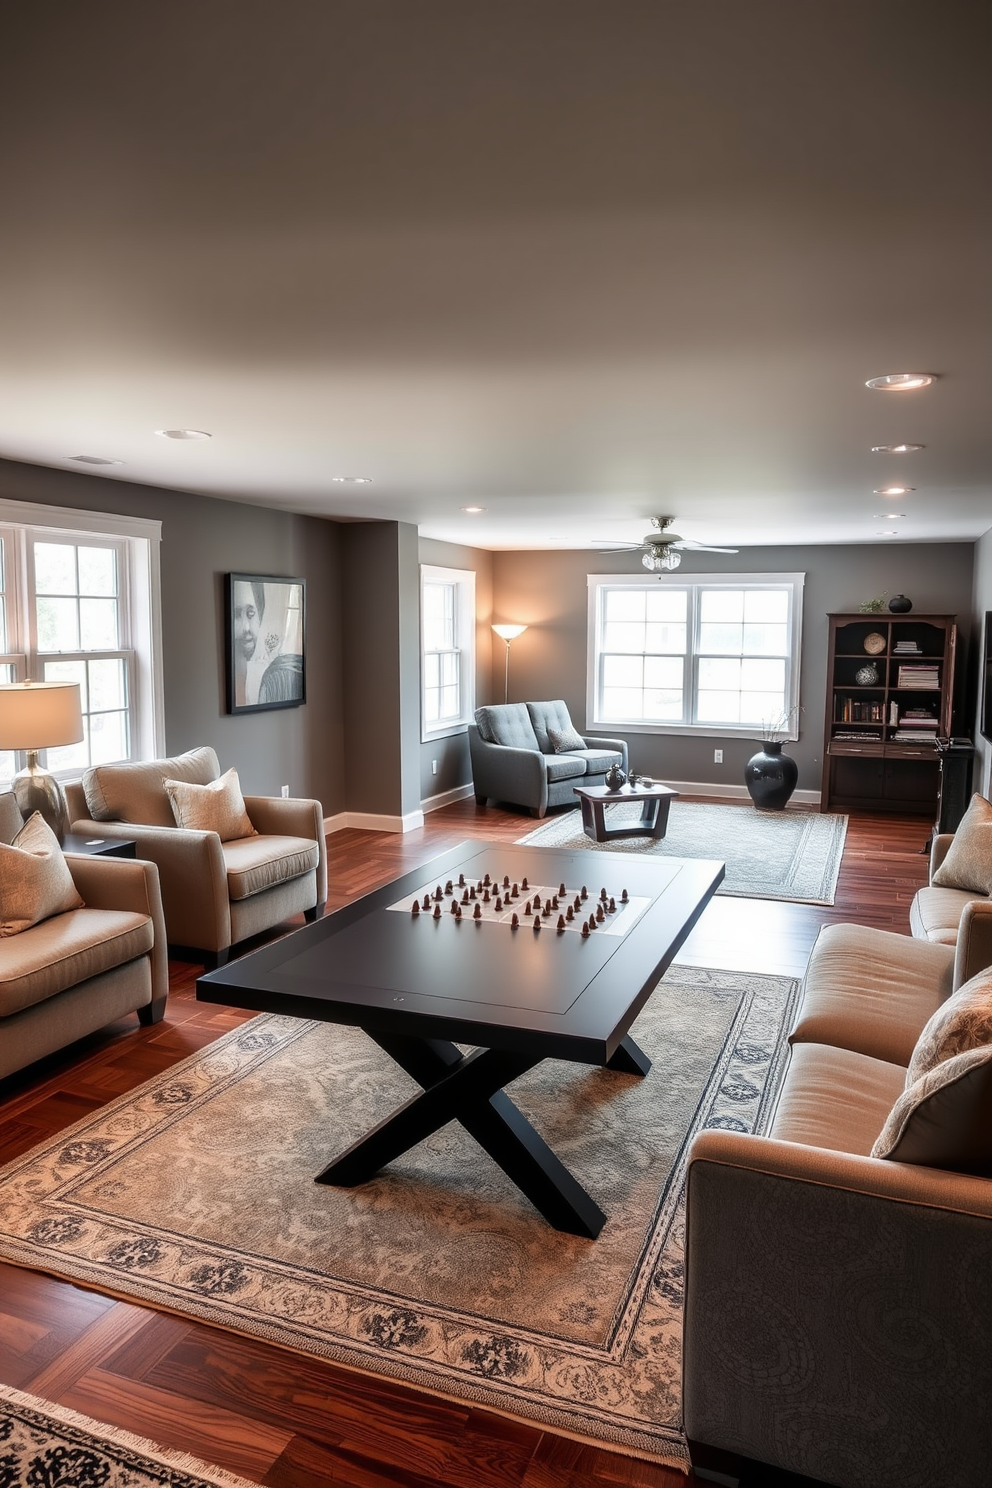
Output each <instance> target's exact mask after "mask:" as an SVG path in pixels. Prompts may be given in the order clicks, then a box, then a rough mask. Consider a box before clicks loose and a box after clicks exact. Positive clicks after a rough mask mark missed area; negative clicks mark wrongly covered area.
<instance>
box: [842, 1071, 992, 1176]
mask: <svg viewBox="0 0 992 1488" xmlns="http://www.w3.org/2000/svg"><path fill="white" fill-rule="evenodd" d="M871 1155H872V1157H885V1158H890V1159H891V1160H892V1161H893V1162H904V1163H919V1164H921V1165H922V1166H923V1167H927V1168H947V1169H948V1170H949V1171H950V1172H952V1173H981V1174H986V1175H989V1176H992V1044H983V1045H982V1046H981V1048H979V1049H969V1050H968V1052H967V1053H966V1054H956V1055H955V1056H954V1058H953V1059H945V1060H944V1062H943V1064H938V1065H937V1066H936V1068H935V1069H932V1070H930V1072H929V1074H926V1075H923V1076H922V1078H921V1079H919V1080H917V1081H916V1082H915V1084H913V1085H911V1086H910V1087H909V1089H908V1090H904V1091H903V1093H902V1095H901V1096H900V1097H899V1099H898V1100H897V1101H896V1103H895V1105H894V1106H893V1107H892V1110H891V1111H890V1112H889V1118H888V1120H887V1121H886V1123H885V1125H884V1127H883V1128H882V1132H881V1135H880V1136H879V1138H878V1141H877V1142H876V1143H875V1145H874V1147H873V1148H872V1149H871Z"/></svg>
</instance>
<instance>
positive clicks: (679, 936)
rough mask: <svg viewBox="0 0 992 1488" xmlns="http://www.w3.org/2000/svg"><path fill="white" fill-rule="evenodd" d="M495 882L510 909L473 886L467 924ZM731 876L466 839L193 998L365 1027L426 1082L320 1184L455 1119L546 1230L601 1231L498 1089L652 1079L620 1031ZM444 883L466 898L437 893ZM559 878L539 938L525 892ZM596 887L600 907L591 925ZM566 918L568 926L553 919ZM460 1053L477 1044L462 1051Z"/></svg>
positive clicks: (209, 982)
mask: <svg viewBox="0 0 992 1488" xmlns="http://www.w3.org/2000/svg"><path fill="white" fill-rule="evenodd" d="M486 874H488V875H489V877H490V880H491V884H492V885H493V886H496V885H502V881H503V879H504V878H506V879H508V880H509V881H510V886H511V887H510V893H511V897H510V899H509V900H508V901H507V902H506V904H505V905H504V904H503V894H502V892H501V893H500V908H499V910H498V911H497V909H496V907H495V896H493V895H492V893H490V900H489V901H488V902H484V900H483V898H482V895H481V894H479V893H478V890H477V891H476V899H475V900H474V901H473V900H472V899H471V898H470V899H469V901H468V902H467V903H466V904H465V905H464V906H461V905H460V908H461V911H462V913H461V917H460V918H459V917H458V916H457V915H456V914H455V913H453V911H452V904H453V901H454V900H455V899H456V898H457V899H458V900H459V901H460V900H461V898H462V895H463V894H468V893H469V890H470V889H471V888H475V886H476V885H477V884H478V883H479V882H481V881H484V877H485V875H486ZM460 875H463V876H464V878H465V880H466V883H465V887H464V888H462V887H461V886H460V885H459V882H458V881H459V876H460ZM723 875H724V867H723V864H722V863H716V862H708V861H703V860H695V861H687V860H683V859H680V858H665V859H662V860H650V859H648V860H644V861H641V860H638V859H632V858H628V857H622V858H621V857H617V855H616V854H615V853H596V852H588V851H581V852H565V851H557V850H555V849H549V848H539V847H503V846H500V845H498V844H495V843H479V842H463V843H462V844H461V845H460V846H458V847H455V848H452V849H451V851H450V852H447V853H445V854H444V855H443V856H442V857H439V858H435V859H433V860H432V861H431V862H429V863H426V864H425V865H424V866H423V867H421V868H417V869H414V870H413V871H412V872H410V873H407V874H405V875H404V876H403V877H402V878H399V879H396V880H395V881H394V882H393V883H390V884H387V885H386V886H385V888H382V889H379V890H377V891H376V892H375V893H373V894H369V895H367V896H366V897H365V898H364V899H359V900H357V901H356V902H355V903H354V904H350V905H348V906H347V907H346V908H344V909H340V910H338V911H337V913H335V914H332V915H329V916H327V917H325V918H324V919H323V920H319V921H317V923H316V924H313V925H307V926H305V927H304V928H303V929H301V930H297V931H294V932H293V933H292V934H290V935H287V936H284V937H283V938H282V939H281V940H278V941H275V942H273V944H271V945H269V946H265V947H264V948H263V949H262V950H258V951H253V952H252V953H251V954H249V955H247V956H243V957H242V958H241V959H240V960H238V961H234V962H232V963H231V964H230V965H229V966H225V967H222V968H220V969H219V970H217V971H212V972H210V973H209V974H207V975H206V976H202V977H200V978H199V980H198V981H197V984H196V995H197V998H198V999H199V1000H200V1001H202V1002H219V1003H224V1004H226V1005H228V1006H231V1007H245V1008H253V1009H255V1010H256V1011H258V1012H271V1013H280V1014H288V1015H291V1016H293V1017H298V1018H317V1019H322V1020H324V1021H325V1022H330V1023H344V1024H352V1025H357V1026H358V1027H360V1028H362V1029H364V1030H365V1032H366V1033H367V1034H368V1035H369V1037H370V1038H372V1039H374V1040H375V1042H376V1043H377V1044H378V1045H379V1046H380V1048H382V1049H384V1050H385V1051H386V1052H387V1053H388V1054H389V1055H390V1056H391V1057H392V1058H393V1059H395V1061H396V1062H397V1064H399V1065H400V1066H401V1067H402V1068H403V1069H404V1070H406V1071H407V1073H408V1074H410V1075H412V1076H413V1078H414V1079H415V1080H417V1082H418V1083H419V1084H420V1085H422V1086H423V1087H424V1089H423V1093H422V1094H420V1095H418V1096H416V1097H414V1098H413V1099H412V1100H409V1101H407V1102H406V1104H405V1105H403V1106H401V1107H400V1108H399V1109H398V1110H397V1111H396V1112H394V1114H393V1115H392V1116H390V1117H388V1118H387V1119H386V1120H385V1121H383V1122H381V1123H380V1124H379V1125H378V1126H376V1127H375V1128H373V1130H372V1131H370V1132H369V1133H368V1134H367V1135H366V1136H365V1137H363V1138H362V1139H361V1140H360V1141H358V1142H356V1143H355V1144H354V1145H353V1146H352V1147H350V1148H348V1150H347V1151H346V1152H342V1153H340V1154H339V1155H338V1156H337V1157H336V1158H335V1159H334V1161H333V1162H332V1163H331V1164H330V1166H329V1167H327V1168H325V1169H324V1171H323V1172H322V1173H320V1174H318V1175H317V1179H316V1181H317V1182H318V1183H332V1184H340V1185H343V1186H345V1187H353V1186H354V1185H356V1184H359V1183H364V1182H366V1181H367V1180H368V1179H370V1178H372V1177H373V1176H374V1175H375V1174H376V1173H377V1172H378V1171H379V1169H380V1168H382V1167H384V1166H385V1165H386V1164H387V1163H389V1162H391V1161H393V1159H394V1158H396V1157H398V1156H399V1155H400V1154H401V1153H403V1152H406V1151H407V1150H408V1149H409V1148H411V1147H413V1146H414V1145H415V1144H416V1143H417V1142H420V1141H422V1140H423V1139H424V1138H425V1137H428V1136H430V1134H431V1133H432V1132H434V1131H437V1130H438V1129H439V1128H440V1127H442V1126H444V1125H446V1124H447V1122H449V1121H452V1120H457V1121H460V1122H461V1124H462V1125H463V1126H464V1127H465V1129H466V1130H467V1131H469V1132H470V1133H471V1134H472V1136H473V1137H475V1139H476V1141H477V1142H479V1143H480V1145H481V1146H482V1147H484V1148H485V1150H486V1151H487V1152H488V1153H489V1155H490V1156H491V1157H492V1158H493V1159H494V1160H495V1161H496V1162H497V1163H498V1164H499V1165H500V1167H501V1168H502V1169H503V1171H504V1172H505V1173H507V1174H508V1175H509V1176H510V1177H511V1178H512V1179H513V1181H514V1182H515V1183H516V1184H517V1186H518V1187H519V1188H520V1189H522V1190H523V1192H524V1193H525V1194H526V1195H527V1197H528V1198H529V1199H530V1200H531V1202H532V1203H533V1204H534V1205H535V1207H536V1208H537V1209H538V1210H540V1212H541V1213H542V1214H543V1215H544V1217H545V1218H546V1219H547V1220H548V1222H549V1224H552V1225H554V1226H555V1227H556V1228H557V1229H560V1230H565V1231H567V1232H569V1233H571V1234H575V1235H586V1236H588V1237H589V1238H595V1236H596V1235H598V1234H599V1231H600V1229H601V1228H602V1226H603V1224H604V1222H605V1218H606V1216H605V1215H604V1214H603V1211H602V1210H601V1209H600V1208H599V1206H598V1204H596V1202H595V1201H594V1200H593V1199H592V1198H591V1197H590V1196H589V1194H587V1193H586V1191H585V1189H584V1188H582V1186H581V1185H580V1184H579V1183H578V1182H577V1181H576V1180H575V1178H573V1177H572V1175H571V1173H570V1172H569V1171H568V1169H567V1168H566V1167H565V1166H564V1164H563V1163H561V1162H560V1161H559V1159H558V1158H557V1157H556V1156H555V1154H554V1153H553V1152H552V1151H551V1149H550V1148H549V1147H548V1146H547V1144H546V1143H545V1142H544V1141H543V1139H542V1138H541V1137H540V1136H539V1134H538V1133H537V1132H536V1131H535V1130H534V1128H533V1127H532V1126H531V1125H530V1123H529V1122H528V1121H527V1120H526V1119H525V1117H524V1116H523V1114H522V1113H521V1112H520V1111H519V1110H518V1109H517V1107H516V1106H515V1105H514V1104H513V1102H512V1101H511V1100H510V1098H509V1096H508V1095H506V1094H505V1092H504V1090H503V1087H504V1085H507V1084H508V1083H509V1082H510V1081H511V1080H515V1079H516V1078H517V1077H518V1076H519V1075H522V1074H523V1073H524V1072H525V1071H526V1070H529V1069H531V1068H533V1066H534V1065H535V1064H539V1063H540V1061H541V1060H542V1059H548V1058H551V1059H568V1060H573V1061H576V1062H578V1063H580V1064H596V1065H605V1066H607V1067H608V1068H609V1069H614V1070H623V1071H625V1072H626V1073H628V1074H637V1075H644V1074H647V1072H648V1070H649V1068H650V1061H649V1060H648V1059H647V1057H646V1056H645V1055H644V1054H643V1052H642V1051H641V1050H640V1049H639V1048H638V1047H637V1045H636V1044H635V1043H634V1041H633V1039H631V1038H630V1037H629V1035H628V1029H629V1028H630V1026H631V1024H632V1023H633V1021H634V1019H635V1017H636V1016H637V1014H638V1012H639V1011H640V1009H641V1007H643V1005H644V1003H645V1002H646V1001H647V999H648V997H649V996H650V995H651V993H652V991H653V990H654V988H655V986H656V985H657V983H658V980H659V978H660V977H661V976H662V975H663V973H664V972H665V970H666V969H667V967H668V966H669V965H670V963H671V961H672V960H673V958H674V957H675V954H676V952H677V951H678V949H679V947H680V946H681V945H682V942H683V941H684V940H685V938H686V936H687V935H688V934H689V931H690V930H691V929H692V927H693V925H694V924H695V923H696V921H697V920H698V918H699V916H700V914H701V913H702V911H703V910H704V909H705V907H706V905H707V904H708V903H709V901H710V899H711V898H712V896H713V894H714V892H715V890H716V888H717V886H718V885H719V884H720V882H721V881H722V879H723ZM525 879H526V880H527V883H528V888H527V889H525V888H524V880H525ZM449 881H450V882H451V884H452V888H453V890H457V893H456V892H452V893H445V886H446V885H447V883H448V882H449ZM513 884H516V885H517V886H518V894H517V896H516V898H513V897H512V885H513ZM562 884H564V885H565V887H566V889H567V891H568V893H567V895H566V897H565V898H560V902H559V908H558V909H557V910H552V911H551V912H550V913H549V915H548V917H547V918H543V917H542V919H541V928H540V929H539V930H535V929H534V928H533V918H534V916H533V913H532V914H531V915H530V916H526V915H525V914H524V907H525V905H526V903H527V901H528V899H530V897H531V895H532V894H533V893H534V891H535V888H539V887H541V886H547V887H549V888H551V889H554V890H557V889H558V888H560V887H561V885H562ZM583 888H586V889H587V897H586V898H585V899H583V898H582V896H581V890H582V889H583ZM602 889H605V890H606V892H607V900H606V903H605V904H603V907H602V915H601V918H599V919H597V920H596V924H595V928H594V929H592V930H589V929H588V915H592V914H593V912H594V910H595V906H596V904H597V902H599V903H600V904H602V903H603V902H602V900H601V899H600V891H601V890H602ZM438 892H440V900H437V899H436V894H437V893H438ZM625 892H626V895H627V898H626V900H625V899H624V897H623V896H624V893H625ZM545 897H546V896H545V895H543V894H542V910H541V914H542V916H543V909H544V904H543V900H544V899H545ZM610 897H612V898H613V900H614V904H615V908H614V909H613V910H610V908H609V898H610ZM425 898H426V899H427V902H428V907H427V908H426V909H425V908H424V907H423V904H424V900H425ZM576 899H578V900H579V903H580V906H581V913H580V912H579V911H577V910H576V909H575V901H576ZM414 901H416V902H417V904H418V911H417V912H416V913H414V912H413V909H412V905H413V903H414ZM476 904H478V905H479V910H480V914H479V918H477V919H476V918H474V917H473V916H474V913H475V905H476ZM435 905H437V906H438V908H439V911H440V912H439V913H438V915H437V916H436V917H435V915H434V908H435ZM568 908H571V909H572V912H573V918H572V920H571V921H570V922H569V921H567V920H566V924H565V928H562V929H561V930H559V929H558V928H557V923H558V917H559V915H561V916H562V918H563V919H564V918H565V915H566V914H567V910H568ZM512 914H517V915H518V918H519V920H520V924H519V926H518V927H517V928H513V926H512V924H511V922H510V918H509V917H510V916H512ZM583 924H585V925H586V926H587V931H586V933H585V934H583V933H582V929H581V925H583ZM458 1043H461V1044H469V1045H471V1046H472V1048H471V1050H470V1052H469V1053H467V1054H463V1053H462V1051H461V1050H460V1049H459V1048H458V1047H457V1046H456V1045H457V1044H458Z"/></svg>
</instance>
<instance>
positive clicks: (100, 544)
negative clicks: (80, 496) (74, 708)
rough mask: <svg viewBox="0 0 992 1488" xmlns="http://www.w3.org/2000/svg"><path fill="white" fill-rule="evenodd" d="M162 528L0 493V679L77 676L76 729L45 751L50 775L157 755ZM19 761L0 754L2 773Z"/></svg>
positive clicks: (9, 772)
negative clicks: (71, 738)
mask: <svg viewBox="0 0 992 1488" xmlns="http://www.w3.org/2000/svg"><path fill="white" fill-rule="evenodd" d="M28 513H30V516H31V522H30V525H28V524H25V523H24V521H23V518H24V516H25V515H26V514H28ZM15 515H16V517H17V518H19V519H20V520H10V519H11V518H12V517H14V516H15ZM114 529H117V530H116V531H115V530H114ZM159 530H160V524H159V523H158V522H149V521H142V520H139V519H132V518H127V517H116V516H109V515H104V514H102V513H96V512H75V511H66V510H62V509H59V508H50V507H34V506H30V507H28V506H25V505H24V504H23V503H15V502H0V681H4V682H17V681H24V680H26V679H28V678H31V679H34V680H35V681H45V682H78V683H79V688H80V700H81V703H82V711H83V728H84V737H83V739H82V740H81V741H80V742H79V743H78V744H69V745H66V746H65V747H62V748H58V749H50V750H47V751H45V755H47V758H45V755H43V758H44V759H45V764H46V766H47V768H48V769H50V770H51V771H53V773H55V774H61V775H64V776H78V775H80V774H81V773H82V771H83V770H85V769H86V768H87V767H88V766H89V765H96V764H104V763H107V762H109V761H112V760H121V759H130V758H139V759H140V758H148V757H151V756H153V755H155V754H156V753H160V752H161V743H162V732H163V730H162V711H163V710H162V697H161V682H160V677H161V665H160V658H159V654H158V634H159V613H158V609H159V606H158V541H159ZM22 763H23V761H22V760H20V759H18V757H17V756H15V755H14V754H12V753H7V754H3V755H0V779H5V780H9V779H10V777H11V776H12V775H13V774H14V772H15V771H16V770H17V769H18V768H19V767H20V765H21V764H22Z"/></svg>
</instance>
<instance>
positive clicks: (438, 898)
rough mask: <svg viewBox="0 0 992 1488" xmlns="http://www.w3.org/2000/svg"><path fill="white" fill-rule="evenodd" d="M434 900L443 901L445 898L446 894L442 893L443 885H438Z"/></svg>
mask: <svg viewBox="0 0 992 1488" xmlns="http://www.w3.org/2000/svg"><path fill="white" fill-rule="evenodd" d="M434 898H435V899H436V900H441V899H443V898H444V894H443V893H442V892H441V885H440V884H438V886H437V888H436V889H435V890H434Z"/></svg>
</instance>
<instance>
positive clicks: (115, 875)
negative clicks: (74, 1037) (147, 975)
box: [65, 853, 169, 1002]
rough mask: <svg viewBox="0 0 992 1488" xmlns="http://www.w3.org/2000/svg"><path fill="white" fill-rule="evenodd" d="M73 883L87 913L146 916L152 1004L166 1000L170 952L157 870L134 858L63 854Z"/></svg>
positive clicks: (151, 865)
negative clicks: (150, 939)
mask: <svg viewBox="0 0 992 1488" xmlns="http://www.w3.org/2000/svg"><path fill="white" fill-rule="evenodd" d="M65 860H66V863H67V864H68V865H69V872H70V873H71V874H72V881H73V883H74V884H75V885H76V888H77V889H78V890H79V893H80V895H81V897H82V900H83V902H84V904H86V906H87V907H88V908H89V909H128V910H131V912H132V913H133V914H144V915H148V917H149V918H150V920H151V922H152V928H153V930H154V934H155V943H154V945H153V947H152V956H151V963H152V1001H153V1002H155V1001H158V999H159V998H164V997H167V996H168V993H169V951H168V943H167V936H166V931H165V912H164V910H163V908H162V891H161V886H160V883H159V875H158V869H157V868H156V866H155V864H154V863H149V862H144V861H142V860H141V859H134V858H102V857H93V856H92V855H91V854H89V853H66V855H65Z"/></svg>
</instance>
